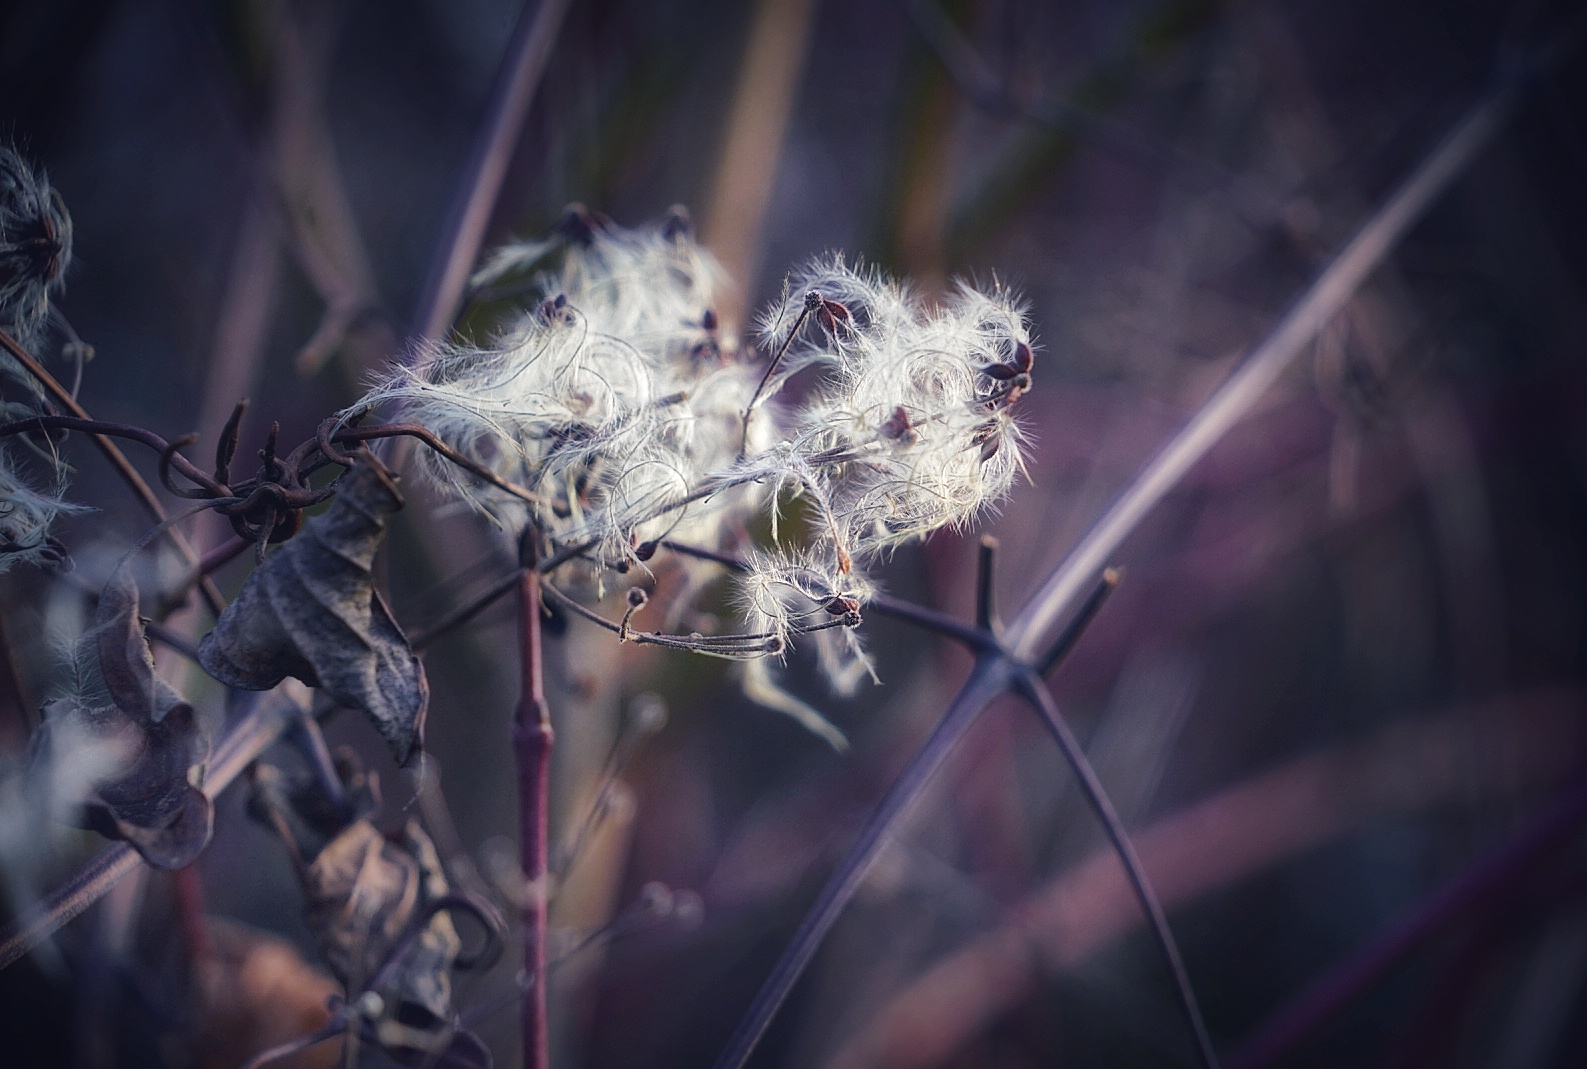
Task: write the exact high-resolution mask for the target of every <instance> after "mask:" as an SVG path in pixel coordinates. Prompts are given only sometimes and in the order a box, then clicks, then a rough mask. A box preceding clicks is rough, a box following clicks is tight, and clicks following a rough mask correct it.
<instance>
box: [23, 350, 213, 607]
mask: <svg viewBox="0 0 1587 1069" xmlns="http://www.w3.org/2000/svg"><path fill="white" fill-rule="evenodd" d="M0 348H4V349H5V350H6V352H8V353H10V354H11V355H12V356H13V357H15V358H16V361H17V363H19V364H21V365H22V366H23V367H24V368H26V369H27V372H28V374H30V375H32V376H33V377H34V378H35V379H36V380H38V383H39V385H41V386H43V387H44V391H45V392H46V393H47V394H49V395H50V397H51V399H52V400H54V401H55V403H56V404H58V405H60V406H61V407H62V408H64V409H66V410H67V411H68V412H70V413H71V414H72V415H73V416H75V417H77V418H78V419H84V420H86V419H89V418H90V417H89V415H88V412H87V411H86V410H85V409H84V408H83V406H82V405H80V404H78V403H77V399H76V398H75V397H73V396H72V395H71V393H70V392H69V391H68V390H67V389H66V388H65V387H64V386H62V385H61V384H60V383H59V382H57V381H56V379H55V376H54V375H51V374H50V373H49V372H48V371H47V370H45V368H44V366H43V365H41V364H40V363H39V362H38V361H37V360H35V359H33V355H32V354H31V353H29V352H28V351H27V350H26V349H24V348H22V346H21V345H19V344H18V343H17V341H16V339H14V338H12V337H11V335H10V334H8V333H6V332H5V331H4V330H0ZM90 437H91V438H92V439H93V442H94V444H95V445H96V446H98V447H99V451H100V452H101V453H103V454H104V455H105V459H107V460H109V461H110V466H111V467H113V468H115V469H116V473H117V474H118V475H120V476H121V478H122V481H124V482H125V483H126V484H127V486H128V487H129V488H130V489H131V490H132V493H133V496H134V497H136V498H137V499H138V500H139V501H140V502H141V503H142V504H143V507H144V510H145V511H146V512H148V513H149V515H150V516H151V517H152V518H153V519H154V521H155V522H156V523H164V522H165V520H166V514H165V508H164V506H162V505H161V504H160V499H159V498H157V497H155V496H154V491H153V490H152V489H150V488H149V484H148V483H147V482H145V481H144V479H143V476H141V475H139V474H138V469H137V468H134V467H133V466H132V461H130V460H128V459H127V454H125V453H123V452H122V451H121V449H120V448H119V447H117V445H116V443H115V442H113V441H111V440H110V439H109V438H107V437H105V436H104V435H103V434H93V435H90ZM166 537H167V538H168V539H170V541H171V545H173V546H175V547H176V551H177V552H178V553H180V554H181V555H182V560H183V562H184V563H186V565H187V566H188V567H189V568H193V567H196V566H197V565H198V560H199V557H198V553H197V552H196V551H195V550H194V549H193V547H192V545H191V544H189V543H188V541H187V539H186V538H184V537H183V536H182V532H181V531H178V530H176V529H174V528H168V529H167V532H166ZM199 593H200V594H202V595H203V598H204V602H205V604H207V605H208V606H209V608H210V611H211V612H213V613H214V614H215V615H216V616H219V615H220V613H221V610H222V609H224V608H225V607H226V599H225V598H224V597H223V596H221V592H220V588H219V587H217V586H216V585H215V583H214V581H213V580H211V579H210V578H209V577H207V576H206V577H205V578H204V579H203V580H201V581H200V582H199Z"/></svg>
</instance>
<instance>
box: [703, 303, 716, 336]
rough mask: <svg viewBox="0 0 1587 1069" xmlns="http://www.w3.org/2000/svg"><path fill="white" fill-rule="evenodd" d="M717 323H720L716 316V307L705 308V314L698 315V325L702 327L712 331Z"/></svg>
mask: <svg viewBox="0 0 1587 1069" xmlns="http://www.w3.org/2000/svg"><path fill="white" fill-rule="evenodd" d="M719 325H720V324H719V323H718V321H717V318H716V309H715V308H707V309H706V310H705V315H703V316H701V317H700V326H702V327H704V328H705V329H706V330H710V331H714V330H716V329H717V327H718V326H719Z"/></svg>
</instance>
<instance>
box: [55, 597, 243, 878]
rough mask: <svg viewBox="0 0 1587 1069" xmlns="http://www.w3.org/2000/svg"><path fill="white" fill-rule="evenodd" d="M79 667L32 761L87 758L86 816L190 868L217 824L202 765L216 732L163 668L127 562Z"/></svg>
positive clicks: (165, 864)
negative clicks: (158, 669)
mask: <svg viewBox="0 0 1587 1069" xmlns="http://www.w3.org/2000/svg"><path fill="white" fill-rule="evenodd" d="M74 669H75V674H76V676H77V685H76V686H75V687H74V688H73V690H72V692H71V693H70V694H68V695H66V696H64V697H61V698H57V699H55V700H54V701H52V702H50V703H49V704H48V705H46V706H45V708H44V715H45V721H44V723H43V724H42V725H41V726H40V729H39V731H38V733H37V734H36V735H35V736H34V739H33V743H32V755H33V756H32V761H31V764H32V766H33V767H34V768H35V769H38V770H40V771H42V770H44V769H50V768H57V769H58V768H59V767H60V763H61V762H78V763H79V766H80V767H81V769H82V772H83V775H82V777H81V778H82V779H83V780H85V781H86V783H88V784H89V785H90V786H89V789H88V792H87V795H86V797H85V798H84V799H83V810H82V820H83V824H84V826H85V827H89V828H92V829H94V830H95V831H97V832H99V833H100V834H102V835H104V836H107V837H108V838H112V839H124V840H126V841H127V842H128V843H129V844H131V845H132V847H133V848H134V849H136V850H137V851H138V853H140V854H142V855H143V858H144V860H145V861H147V862H149V864H151V865H154V866H156V867H158V868H164V869H179V868H182V867H183V866H185V865H187V864H189V863H190V862H191V861H192V860H193V859H194V858H196V857H197V856H198V855H199V853H200V852H202V851H203V849H204V847H205V846H206V845H208V843H209V837H210V832H211V830H212V828H213V823H214V806H213V804H212V803H211V802H210V800H209V798H208V797H207V796H206V795H205V794H204V792H203V791H201V790H199V788H198V786H197V782H198V780H199V777H198V776H197V775H196V772H201V771H202V768H203V763H204V760H205V759H206V758H207V757H208V756H209V739H208V737H207V736H206V735H205V734H204V731H203V729H202V727H201V726H200V725H199V723H198V717H197V715H196V714H195V713H194V712H193V707H192V706H191V705H189V704H188V703H187V702H186V701H185V700H184V699H183V698H182V696H181V695H179V694H178V693H176V691H175V690H174V689H172V687H171V686H170V685H169V684H168V683H166V682H165V681H164V680H163V679H161V678H160V677H159V676H158V675H156V674H155V672H154V657H153V654H152V653H151V652H150V650H149V642H148V639H147V637H146V636H145V634H144V625H143V620H142V618H141V617H140V616H139V615H138V590H137V586H136V585H135V584H134V583H133V582H132V580H131V578H130V577H129V576H128V575H127V574H126V572H125V571H124V570H123V569H119V568H118V569H117V570H116V571H115V572H114V573H112V575H111V579H110V582H109V583H107V584H106V586H105V589H104V592H103V593H102V594H101V596H100V601H99V608H98V610H97V611H96V613H95V618H94V627H93V629H92V630H91V631H90V632H89V633H88V634H87V635H85V636H84V638H83V640H82V641H80V642H79V643H78V647H77V650H76V654H75V656H74Z"/></svg>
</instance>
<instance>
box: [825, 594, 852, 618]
mask: <svg viewBox="0 0 1587 1069" xmlns="http://www.w3.org/2000/svg"><path fill="white" fill-rule="evenodd" d="M825 608H826V610H827V612H829V613H831V614H832V615H833V616H847V615H848V614H849V613H858V612H859V611H860V603H859V602H858V601H855V600H854V599H853V598H851V597H849V596H848V595H847V594H839V595H838V596H837V597H835V598H833V599H832V600H831V601H829V602H827V603H826V606H825Z"/></svg>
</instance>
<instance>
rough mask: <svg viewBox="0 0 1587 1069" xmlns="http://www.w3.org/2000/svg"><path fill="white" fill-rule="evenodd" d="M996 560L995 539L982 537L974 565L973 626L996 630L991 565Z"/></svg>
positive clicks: (995, 606) (987, 536)
mask: <svg viewBox="0 0 1587 1069" xmlns="http://www.w3.org/2000/svg"><path fill="white" fill-rule="evenodd" d="M996 558H997V539H995V538H993V537H992V536H991V535H982V536H981V544H980V547H979V552H978V553H977V554H976V565H975V626H976V627H979V628H982V629H983V630H986V631H996V630H997V605H996V602H995V598H994V594H993V590H992V576H993V571H994V569H993V563H994V561H995V560H996Z"/></svg>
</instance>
